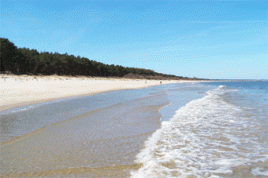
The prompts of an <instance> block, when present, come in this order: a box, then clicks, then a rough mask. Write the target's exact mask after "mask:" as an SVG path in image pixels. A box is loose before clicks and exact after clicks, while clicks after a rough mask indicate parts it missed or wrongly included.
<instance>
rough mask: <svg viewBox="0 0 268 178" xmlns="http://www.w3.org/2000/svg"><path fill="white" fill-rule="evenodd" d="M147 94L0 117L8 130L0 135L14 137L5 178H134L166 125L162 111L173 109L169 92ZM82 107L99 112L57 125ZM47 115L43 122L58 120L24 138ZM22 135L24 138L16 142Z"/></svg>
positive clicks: (5, 154)
mask: <svg viewBox="0 0 268 178" xmlns="http://www.w3.org/2000/svg"><path fill="white" fill-rule="evenodd" d="M146 91H147V93H146V92H145V91H144V89H143V90H129V91H127V90H123V91H117V92H113V93H107V94H106V95H104V94H101V95H100V96H98V95H96V97H93V96H88V98H91V99H89V100H88V101H84V100H83V97H82V98H80V99H73V100H69V101H68V100H67V101H65V103H64V102H58V103H54V104H48V105H46V106H44V107H37V108H35V111H32V110H26V111H23V112H18V113H10V114H4V115H2V116H1V115H0V118H1V127H2V126H3V127H4V126H7V127H8V129H7V130H5V133H4V134H2V133H1V135H3V137H4V135H5V134H6V135H10V137H9V138H10V139H5V140H4V141H3V142H2V143H1V163H2V166H1V177H59V176H60V177H129V175H130V170H136V169H138V168H140V166H141V165H139V164H135V162H134V160H135V156H136V155H137V154H138V152H139V151H140V150H141V149H142V148H143V145H144V141H145V140H146V139H147V138H148V137H149V136H150V135H151V134H152V133H153V132H154V131H155V130H156V129H158V128H159V127H160V125H161V123H160V118H161V114H160V113H159V109H160V108H161V107H163V106H166V105H168V104H169V103H168V101H167V99H166V94H165V92H163V91H157V90H156V89H154V88H152V89H150V88H149V89H147V90H146ZM148 91H149V92H148ZM119 92H120V93H119ZM144 93H145V94H144ZM142 94H143V95H142ZM135 95H136V96H137V97H134V98H131V97H133V96H135ZM119 96H121V98H120V97H119ZM115 98H117V100H118V102H115ZM78 103H83V105H86V103H89V104H92V106H90V107H92V108H93V106H96V105H99V106H100V107H96V108H97V109H96V108H94V109H92V110H91V111H88V112H85V113H83V114H80V113H79V114H77V116H75V117H71V118H68V119H65V120H62V121H58V120H56V119H57V117H59V116H58V113H60V112H61V111H62V110H64V111H66V112H70V113H72V112H74V111H76V109H74V110H73V111H71V109H70V108H72V107H75V106H76V105H77V104H78ZM105 103H108V104H106V105H105ZM50 105H51V106H50ZM46 107H47V108H46ZM87 107H89V106H87ZM54 108H58V109H55V110H53V109H54ZM47 111H49V112H47ZM51 113H52V114H53V113H54V115H51ZM70 113H67V115H68V114H70ZM46 114H47V115H48V116H47V117H44V118H43V119H45V120H49V119H51V120H56V121H55V122H54V123H52V124H48V123H49V122H47V123H45V125H46V126H45V127H42V128H40V129H37V130H35V131H30V132H29V133H27V134H24V132H23V129H27V128H30V126H34V122H42V120H35V118H36V117H41V115H42V116H43V115H46ZM31 117H32V118H31ZM64 117H66V116H64ZM18 122H20V124H19V126H16V123H18ZM2 123H3V124H2ZM10 125H13V127H12V126H10ZM9 126H10V127H9ZM1 130H3V129H2V128H1ZM18 130H21V136H18V137H15V138H13V137H12V135H14V133H16V132H17V131H18ZM12 132H13V133H12ZM6 138H8V136H7V137H6Z"/></svg>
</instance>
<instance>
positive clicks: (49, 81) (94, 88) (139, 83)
mask: <svg viewBox="0 0 268 178" xmlns="http://www.w3.org/2000/svg"><path fill="white" fill-rule="evenodd" d="M161 82H162V84H170V83H179V82H189V81H185V80H180V81H178V80H163V81H161ZM190 82H192V81H190ZM156 85H160V81H159V80H145V79H123V78H122V79H121V78H120V79H119V78H101V77H68V76H56V75H53V76H29V75H20V76H16V75H5V74H1V75H0V111H3V110H7V109H11V108H14V107H19V106H24V105H29V104H37V103H42V102H46V101H51V100H54V99H61V98H70V97H75V96H81V95H92V94H96V93H101V92H107V91H114V90H122V89H138V88H144V87H150V86H156Z"/></svg>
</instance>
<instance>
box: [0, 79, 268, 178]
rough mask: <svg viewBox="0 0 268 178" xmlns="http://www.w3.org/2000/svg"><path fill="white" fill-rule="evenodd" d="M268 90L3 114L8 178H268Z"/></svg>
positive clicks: (169, 94) (156, 94) (119, 94)
mask: <svg viewBox="0 0 268 178" xmlns="http://www.w3.org/2000/svg"><path fill="white" fill-rule="evenodd" d="M126 81H127V80H126ZM137 82H138V81H137ZM162 82H163V83H164V81H162ZM144 83H145V82H144ZM147 83H148V81H147ZM267 86H268V85H267V81H264V82H262V81H247V82H245V81H235V82H233V81H223V82H207V83H202V82H186V83H173V84H167V85H157V86H152V87H143V88H140V89H127V90H115V91H110V92H102V93H97V94H93V95H92V94H91V95H80V96H76V97H70V98H62V99H54V100H51V101H47V102H43V103H39V104H32V105H25V106H21V107H17V108H12V109H10V110H3V111H1V112H0V120H1V140H0V141H1V157H0V161H1V169H0V175H1V177H122V178H123V177H132V178H144V177H152V178H154V177H213V176H214V177H267V175H268V174H267V170H268V168H267V165H268V164H267V160H268V159H267V138H268V137H267V134H268V133H267V126H268V125H267V124H268V123H267V106H268V105H267V100H266V98H267V89H268V88H267Z"/></svg>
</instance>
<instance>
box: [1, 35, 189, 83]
mask: <svg viewBox="0 0 268 178" xmlns="http://www.w3.org/2000/svg"><path fill="white" fill-rule="evenodd" d="M0 48H1V49H0V63H1V65H0V69H1V72H2V73H4V72H9V73H13V74H31V75H38V74H42V75H53V74H56V75H72V76H76V75H83V76H102V77H104V76H105V77H123V76H126V75H127V74H134V76H135V75H137V76H144V77H145V78H148V79H150V78H152V79H153V78H155V77H161V78H162V79H182V78H184V77H181V76H175V75H168V74H162V73H157V72H155V71H153V70H148V69H140V68H130V67H123V66H120V65H108V64H103V63H101V62H97V61H94V60H89V59H88V58H85V57H80V56H74V55H69V54H67V53H65V54H59V53H57V52H54V53H52V52H50V53H49V52H38V51H37V50H35V49H29V48H18V47H16V46H15V45H14V43H12V42H10V41H9V40H8V39H7V38H0ZM184 79H187V78H184Z"/></svg>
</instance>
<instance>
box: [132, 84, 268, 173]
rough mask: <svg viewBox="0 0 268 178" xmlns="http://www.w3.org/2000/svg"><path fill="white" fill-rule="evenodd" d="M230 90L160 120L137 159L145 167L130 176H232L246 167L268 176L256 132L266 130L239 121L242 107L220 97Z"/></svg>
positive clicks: (211, 93) (220, 89)
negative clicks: (159, 126)
mask: <svg viewBox="0 0 268 178" xmlns="http://www.w3.org/2000/svg"><path fill="white" fill-rule="evenodd" d="M226 92H232V90H229V89H228V88H227V87H226V86H223V85H221V86H219V87H218V88H216V89H214V90H210V91H208V92H207V95H206V96H205V97H203V98H201V99H198V100H194V101H191V102H189V103H188V104H186V105H185V106H184V107H181V108H180V109H179V110H177V111H176V114H175V115H174V116H173V117H172V118H171V119H170V120H169V121H164V122H162V125H161V128H160V129H159V130H157V131H156V132H155V133H154V134H153V135H152V136H151V137H150V138H149V139H148V140H147V141H146V142H145V148H144V149H143V150H142V151H141V152H140V153H139V154H138V155H137V156H136V163H138V164H142V165H143V166H142V167H141V168H140V169H139V170H137V171H132V172H131V176H132V177H133V178H134V177H135V178H136V177H137V178H139V177H148V178H150V177H153V178H157V177H191V176H193V177H221V176H223V177H224V176H227V177H228V176H231V175H234V174H236V173H238V174H239V175H242V174H244V173H243V171H244V169H247V170H252V171H249V172H248V171H246V172H247V173H245V174H250V175H251V176H252V175H255V176H256V175H263V174H266V173H267V171H266V172H265V170H267V168H265V165H267V162H268V155H267V152H266V151H267V149H266V148H265V147H264V145H262V144H261V143H262V142H263V141H261V140H258V138H259V135H258V134H259V133H258V132H256V129H258V128H259V129H265V128H262V126H261V124H259V123H258V122H255V121H254V120H251V119H249V118H241V116H242V113H243V109H241V108H239V107H238V106H235V105H232V104H230V103H227V102H226V101H224V100H223V99H222V98H221V95H224V94H225V93H226ZM245 133H246V134H245ZM263 150H266V151H263ZM245 166H246V168H245ZM259 170H264V171H262V172H261V171H259ZM241 172H242V173H241ZM244 172H245V171H244ZM258 173H259V174H258ZM243 176H245V175H243ZM243 176H242V177H243ZM246 176H247V175H246ZM238 177H239V176H238Z"/></svg>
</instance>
